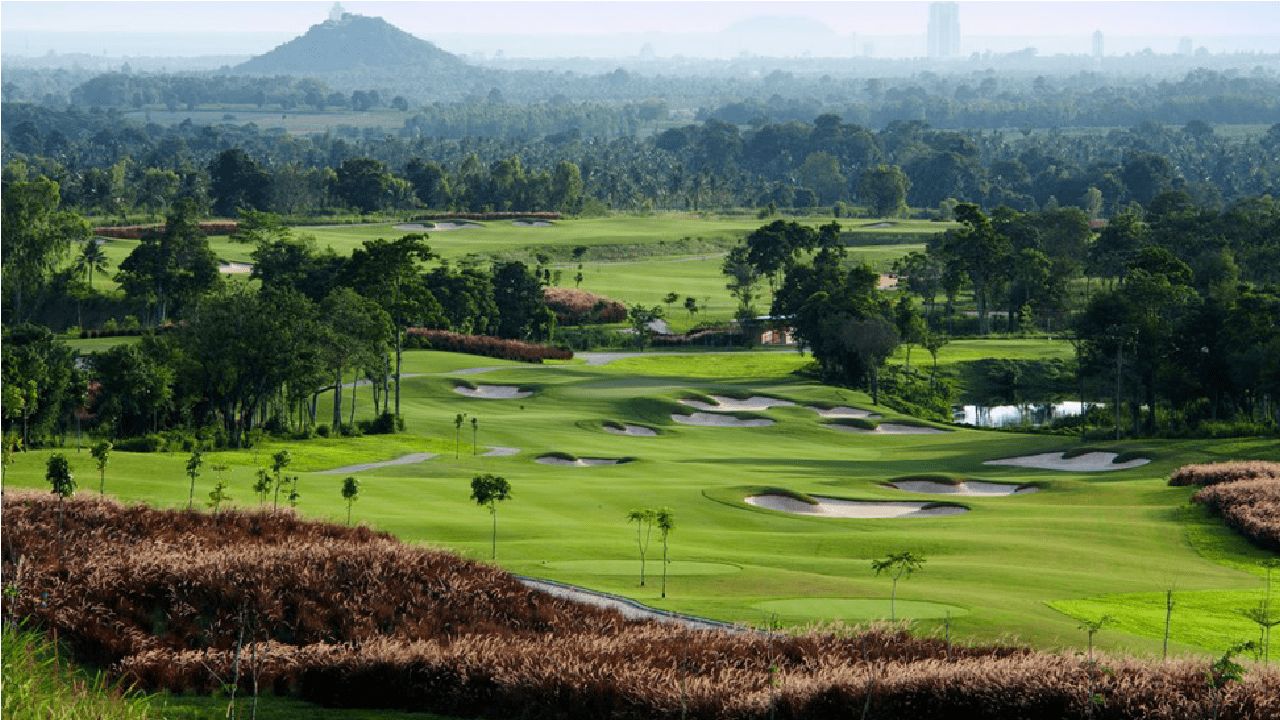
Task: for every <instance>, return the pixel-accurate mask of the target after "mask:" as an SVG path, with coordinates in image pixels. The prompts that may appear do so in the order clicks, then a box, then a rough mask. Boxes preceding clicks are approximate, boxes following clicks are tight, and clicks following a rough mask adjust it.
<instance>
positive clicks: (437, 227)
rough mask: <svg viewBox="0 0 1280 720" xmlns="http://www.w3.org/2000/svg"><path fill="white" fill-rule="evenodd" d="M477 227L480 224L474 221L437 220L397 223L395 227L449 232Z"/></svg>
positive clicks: (398, 228)
mask: <svg viewBox="0 0 1280 720" xmlns="http://www.w3.org/2000/svg"><path fill="white" fill-rule="evenodd" d="M478 227H480V226H479V225H477V224H475V223H452V222H438V223H405V224H402V225H397V226H396V229H397V230H419V231H422V230H425V231H430V232H449V231H450V230H468V229H470V228H478Z"/></svg>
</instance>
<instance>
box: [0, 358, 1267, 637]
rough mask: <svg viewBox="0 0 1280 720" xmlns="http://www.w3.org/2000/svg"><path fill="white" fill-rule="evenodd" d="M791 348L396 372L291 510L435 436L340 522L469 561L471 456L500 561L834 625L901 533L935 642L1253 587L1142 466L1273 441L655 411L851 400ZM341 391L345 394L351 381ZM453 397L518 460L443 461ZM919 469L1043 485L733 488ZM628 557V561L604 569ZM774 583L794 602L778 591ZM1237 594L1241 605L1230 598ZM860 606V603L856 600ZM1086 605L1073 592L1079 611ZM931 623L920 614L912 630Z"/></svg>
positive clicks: (236, 486) (582, 580)
mask: <svg viewBox="0 0 1280 720" xmlns="http://www.w3.org/2000/svg"><path fill="white" fill-rule="evenodd" d="M1033 342H1035V341H1033ZM958 349H959V348H958ZM945 352H946V350H944V353H945ZM797 362H799V359H798V358H797V356H795V355H794V354H791V353H777V354H771V355H755V354H735V355H724V356H717V355H711V356H703V357H701V358H699V359H697V360H690V359H687V358H669V359H660V358H657V357H646V358H639V359H634V360H623V361H619V362H618V363H616V364H614V365H607V366H604V367H586V366H580V365H564V366H559V367H553V366H547V367H527V366H513V367H511V369H498V370H494V371H491V372H489V373H486V374H483V375H466V376H452V377H451V376H448V375H429V376H424V377H418V378H411V379H408V380H406V381H405V390H404V395H405V397H404V414H405V415H406V417H407V420H408V423H409V427H410V429H411V433H410V434H406V435H401V436H396V437H394V438H364V439H361V440H359V441H350V442H346V443H332V442H330V443H327V444H329V445H333V444H339V445H341V446H342V449H341V450H340V451H338V452H336V453H335V454H329V453H326V454H324V455H321V454H320V453H318V452H313V451H312V448H313V447H316V448H317V449H318V446H317V445H311V446H308V445H305V444H293V445H292V446H291V449H292V451H293V454H294V457H295V458H296V460H295V467H294V468H291V469H294V470H298V471H301V472H303V479H302V483H301V491H302V503H301V507H302V509H303V511H304V512H306V513H307V514H309V515H312V516H318V517H330V518H334V519H339V520H340V519H342V518H344V517H345V505H344V504H343V503H342V500H341V497H340V495H339V487H340V484H341V478H342V477H343V476H342V475H320V474H311V473H310V472H308V471H310V470H314V469H318V468H319V467H320V466H322V465H323V464H324V463H327V462H333V463H338V464H346V463H347V462H354V461H358V460H365V461H368V460H380V459H386V458H389V457H394V456H396V455H399V454H403V453H406V452H416V451H423V450H434V451H437V452H440V451H442V452H443V454H442V455H441V456H439V457H437V458H435V459H433V460H430V461H428V462H426V463H424V464H419V465H409V466H398V467H388V468H384V469H381V470H374V471H367V472H363V473H360V477H361V478H362V481H363V484H362V493H361V498H360V500H359V502H358V503H357V504H356V508H355V516H356V517H357V518H359V519H361V520H365V521H369V522H372V523H374V524H375V525H377V526H378V527H380V528H382V529H386V530H390V531H392V532H394V533H396V534H397V535H399V536H400V537H403V538H405V539H407V540H414V541H422V542H428V543H432V544H441V545H445V546H449V547H453V548H456V549H457V550H459V551H460V552H462V553H464V554H467V555H470V556H473V557H479V558H485V557H487V555H488V551H489V529H490V525H489V518H488V517H487V514H486V513H485V512H484V510H483V509H481V508H478V507H476V506H475V505H474V504H473V503H471V502H470V500H469V498H468V495H469V487H468V483H469V480H470V478H471V477H472V476H473V475H475V474H476V473H479V472H493V473H497V474H500V475H504V476H505V477H507V478H508V479H509V480H510V481H511V484H512V486H513V499H512V500H511V501H510V502H508V503H505V504H503V505H502V506H500V507H499V510H498V532H499V544H498V552H499V561H500V562H501V563H502V564H503V565H504V566H505V567H507V568H509V569H511V570H513V571H515V572H520V573H526V574H530V575H535V576H540V577H549V578H554V579H557V580H563V581H567V582H572V583H579V584H583V585H587V586H589V587H593V588H597V589H602V590H606V591H609V592H617V593H621V594H625V595H629V596H632V597H636V598H638V599H640V600H641V601H643V602H647V603H651V604H653V605H656V606H658V607H663V608H667V609H671V610H678V611H681V612H687V613H693V614H700V615H707V616H710V617H715V618H720V619H725V620H734V621H742V622H748V623H762V622H765V621H768V620H769V619H771V618H773V617H775V616H776V619H778V620H780V621H782V622H785V623H804V622H808V621H816V620H822V619H830V618H833V617H843V618H845V619H851V620H857V619H862V618H863V617H865V613H867V612H872V614H879V615H887V608H886V607H885V603H884V598H885V597H886V596H887V594H888V589H889V588H888V585H889V583H888V581H887V580H885V579H884V578H877V577H875V576H874V574H873V573H872V572H871V570H870V561H871V559H872V558H874V557H877V556H883V555H884V554H886V553H889V552H893V551H898V550H904V549H910V550H915V551H917V552H921V553H923V554H925V555H926V556H927V557H928V558H929V560H928V563H927V565H926V566H925V569H924V570H923V571H921V572H920V573H918V574H916V575H915V576H913V577H912V578H910V579H909V580H906V581H904V582H903V583H901V584H900V585H899V597H900V598H901V599H903V600H910V601H928V602H932V603H942V604H946V605H949V606H954V607H956V608H958V609H959V611H960V612H963V613H965V614H963V616H960V617H957V618H955V619H954V620H953V623H952V628H953V635H954V636H957V637H960V638H975V639H982V640H997V639H1002V638H1008V637H1011V636H1012V637H1016V638H1018V639H1020V640H1023V641H1027V642H1031V643H1033V644H1035V645H1037V646H1039V647H1046V648H1053V647H1059V646H1073V647H1078V646H1080V645H1081V644H1082V643H1083V633H1082V632H1080V631H1079V630H1077V626H1078V624H1079V622H1078V621H1077V620H1075V619H1073V618H1071V617H1069V616H1067V615H1064V614H1062V613H1060V612H1058V611H1056V610H1054V609H1052V608H1050V607H1049V606H1048V605H1047V604H1046V603H1048V602H1053V601H1071V600H1081V599H1084V598H1090V597H1093V596H1098V595H1103V594H1111V593H1148V594H1150V593H1156V592H1160V591H1162V590H1163V589H1164V588H1166V587H1167V586H1168V585H1169V584H1171V583H1174V584H1176V586H1177V587H1178V588H1179V589H1180V590H1183V591H1198V590H1219V591H1245V590H1248V591H1256V590H1257V589H1258V588H1260V587H1261V586H1262V585H1261V584H1262V580H1261V578H1260V577H1259V576H1256V575H1252V574H1249V573H1246V572H1241V571H1240V570H1238V569H1233V568H1231V567H1226V566H1224V565H1222V564H1219V563H1216V562H1213V561H1212V560H1210V559H1206V558H1204V557H1202V556H1201V555H1200V554H1198V553H1197V552H1196V551H1195V549H1194V548H1193V547H1192V546H1191V545H1190V544H1189V543H1188V542H1187V541H1186V540H1185V539H1183V534H1182V532H1181V531H1180V529H1179V525H1178V521H1177V517H1176V515H1177V508H1179V507H1180V506H1182V505H1183V504H1184V503H1185V502H1186V499H1187V498H1188V497H1189V496H1190V494H1191V490H1190V489H1186V488H1168V487H1166V486H1165V485H1164V478H1165V477H1166V476H1167V475H1168V473H1169V472H1170V471H1171V470H1173V469H1174V468H1175V467H1177V466H1179V465H1182V464H1184V463H1187V462H1201V461H1209V460H1215V459H1222V458H1224V457H1259V458H1262V457H1269V456H1270V457H1274V456H1275V455H1276V453H1277V452H1278V451H1280V447H1277V443H1276V442H1274V441H1269V442H1265V441H1257V442H1244V441H1235V442H1233V443H1220V444H1212V443H1205V442H1201V441H1197V442H1184V443H1175V442H1145V443H1139V444H1123V445H1119V446H1116V447H1117V449H1138V450H1144V451H1147V452H1149V453H1150V454H1151V456H1152V457H1153V458H1154V462H1153V463H1152V464H1151V465H1148V466H1145V467H1142V468H1139V469H1135V470H1128V471H1121V472H1112V473H1101V474H1098V473H1093V474H1090V473H1058V472H1052V471H1037V470H1027V469H1020V468H1012V467H996V466H986V465H983V464H982V461H983V460H985V459H991V458H998V457H1005V456H1010V455H1016V454H1023V453H1034V452H1041V451H1048V450H1065V449H1069V448H1072V447H1074V446H1075V445H1076V443H1075V441H1073V440H1070V439H1066V438H1055V437H1038V436H1021V435H1013V434H1004V433H994V432H977V431H967V430H959V431H954V432H949V433H946V434H943V435H932V436H898V437H895V436H862V435H855V434H850V433H837V432H834V431H831V430H828V429H825V428H823V427H821V425H820V424H819V423H818V421H817V420H818V419H817V416H816V415H815V414H814V413H812V412H811V411H809V410H807V409H804V408H801V407H789V408H775V409H773V410H771V411H768V412H766V413H763V414H764V415H767V416H769V417H772V418H774V419H776V420H777V421H778V423H777V424H776V425H774V426H772V427H768V428H759V429H733V428H703V427H692V426H686V425H679V424H676V423H674V422H673V421H672V420H671V419H670V413H671V412H672V411H673V410H675V409H676V408H678V407H680V406H678V405H676V404H675V401H676V399H678V398H680V397H682V396H684V394H685V393H687V392H690V391H696V392H703V393H705V392H714V391H716V390H728V391H733V390H739V391H750V392H761V393H765V394H772V395H779V396H783V397H787V398H790V399H793V400H797V401H822V402H841V403H844V402H850V403H854V404H857V405H861V406H867V405H868V398H867V397H866V396H865V395H862V394H861V393H853V392H849V391H840V390H836V389H832V388H827V387H823V386H820V385H816V384H813V383H808V382H804V381H799V380H795V379H792V378H789V377H785V376H782V375H781V374H780V373H781V371H782V370H783V369H784V368H786V367H788V366H792V365H794V364H795V363H797ZM459 364H474V365H478V366H491V365H502V363H495V362H493V361H489V360H485V359H483V358H462V357H460V356H453V355H447V354H440V353H410V367H411V368H412V369H413V370H414V371H417V372H423V371H428V370H431V369H433V368H434V369H439V370H451V369H455V368H457V367H458V365H459ZM744 376H745V377H747V379H745V380H744V379H743V378H744ZM463 378H465V379H466V380H468V381H470V382H484V383H489V382H501V383H508V384H519V385H521V386H524V387H528V388H532V389H534V390H535V392H536V394H535V396H534V397H532V398H529V399H526V400H509V401H499V400H478V399H470V398H465V397H463V396H461V395H458V394H456V393H454V392H452V387H453V386H454V384H455V383H456V382H457V381H458V380H461V379H463ZM361 402H362V406H363V407H364V408H365V409H366V410H367V409H368V408H369V402H368V395H367V394H366V395H364V397H363V399H362V401H361ZM458 412H463V413H467V415H468V416H475V417H477V418H479V421H480V423H479V427H480V433H479V441H480V444H481V445H482V446H489V445H508V446H515V447H519V448H521V449H522V452H521V454H519V455H517V456H515V457H511V458H483V457H472V456H470V455H467V454H465V453H466V451H467V449H468V445H469V443H468V441H469V440H470V437H469V430H468V428H466V427H464V432H463V434H462V435H463V444H462V445H463V447H462V450H463V453H464V454H463V455H462V457H461V458H459V459H457V460H455V459H454V458H453V457H452V453H450V452H448V450H449V449H450V448H451V446H452V444H453V439H454V427H453V418H454V415H455V414H456V413H458ZM886 414H887V415H888V416H889V417H892V414H891V413H886ZM324 416H325V413H324V408H323V407H322V408H321V417H324ZM604 420H619V421H633V422H643V423H645V424H649V425H652V426H655V427H658V428H660V429H661V431H662V434H661V435H659V436H658V437H652V438H646V437H622V436H617V435H612V434H608V433H605V432H603V431H602V430H601V429H600V423H601V422H602V421H604ZM276 447H278V446H276ZM276 447H266V448H263V449H262V450H261V451H260V452H259V453H258V457H257V463H258V464H260V465H266V464H268V463H269V455H270V453H271V452H273V451H274V450H275V449H276ZM556 451H559V452H567V453H571V454H573V455H576V456H580V457H590V456H602V457H621V456H629V457H635V458H637V461H636V462H632V463H629V464H626V465H619V466H613V467H568V468H566V467H558V466H547V465H541V464H537V463H535V462H533V459H534V458H535V457H536V456H537V455H540V454H542V453H547V452H556ZM69 454H71V455H72V462H73V465H74V466H75V470H76V473H77V478H78V479H79V481H80V483H81V486H82V488H84V489H89V488H96V485H97V478H96V473H95V472H94V471H93V469H92V465H91V462H92V461H91V460H90V459H89V458H88V455H87V451H85V452H81V453H79V454H76V453H75V451H74V449H69ZM217 455H218V454H211V455H209V456H207V463H208V464H207V465H206V472H205V474H204V475H203V476H202V477H201V478H200V479H199V481H198V492H199V493H201V494H203V493H205V492H207V491H208V490H209V488H210V486H211V485H212V483H213V478H214V475H213V473H212V471H211V470H209V469H208V468H209V465H211V464H213V463H214V462H217V460H218V456H217ZM223 455H225V456H228V457H227V459H229V460H231V461H232V469H231V470H230V471H229V472H230V479H231V486H232V491H231V494H232V495H233V496H234V497H235V498H236V500H237V501H239V502H241V503H245V502H250V501H251V500H252V494H251V492H250V491H249V487H250V485H251V484H252V477H253V469H254V467H255V465H254V457H253V456H254V453H253V451H245V452H240V453H226V454H223ZM46 456H47V453H43V452H32V453H29V454H26V455H23V456H22V457H20V458H19V459H18V460H17V462H16V463H15V464H14V466H13V467H12V468H11V469H10V472H9V473H8V474H7V476H6V479H5V481H6V484H12V485H15V486H38V485H40V484H41V483H42V480H41V476H42V471H43V462H44V458H45V457H46ZM185 459H186V456H185V454H183V453H174V454H161V455H154V456H149V455H134V454H128V453H117V454H116V455H115V456H113V460H112V464H111V467H110V469H109V472H108V489H109V490H110V491H112V492H115V493H117V494H119V496H120V497H122V498H123V499H126V500H146V501H149V502H152V503H155V504H159V505H179V504H184V503H185V501H186V497H187V487H188V482H187V478H186V477H185V476H184V475H183V470H182V468H183V463H184V462H185ZM933 472H940V473H952V474H956V475H961V476H967V477H981V478H983V479H990V480H1004V481H1010V482H1037V483H1041V484H1042V485H1043V487H1044V488H1045V491H1044V492H1040V493H1037V494H1032V495H1024V496H1018V497H1014V498H983V499H969V498H966V499H963V500H962V501H963V503H964V504H966V505H968V506H969V507H971V508H972V510H973V512H971V513H969V514H967V515H963V516H956V517H946V518H933V519H911V520H834V519H823V518H799V517H794V516H788V515H784V514H781V513H776V512H771V511H767V510H762V509H757V508H751V507H749V506H747V505H745V504H743V503H742V501H741V499H742V497H743V496H744V495H745V494H746V493H747V490H746V488H748V487H751V486H778V487H785V488H789V489H792V490H798V491H802V492H808V493H813V494H820V495H821V494H825V495H835V496H840V497H848V498H855V499H916V497H918V496H916V497H904V495H905V494H903V493H897V492H894V491H890V490H885V489H883V488H880V487H878V485H877V483H878V482H879V481H882V480H885V479H888V478H892V477H897V476H902V475H909V474H920V473H933ZM939 499H945V498H939ZM659 505H666V506H670V507H672V508H673V509H674V511H675V517H676V529H675V531H674V533H673V535H672V536H671V549H672V557H673V559H675V561H676V562H675V563H674V564H673V565H671V566H670V568H669V570H670V573H671V583H670V588H669V596H668V598H667V599H666V600H662V599H660V598H659V597H658V585H657V583H656V582H654V581H651V582H650V583H649V584H648V586H647V587H643V588H641V587H639V586H638V582H637V580H638V577H637V576H638V563H637V562H636V561H635V558H636V549H635V535H634V526H629V525H628V524H627V522H626V519H625V518H626V513H627V511H628V510H630V509H632V508H635V507H644V506H659ZM659 555H660V550H658V549H657V548H656V546H655V548H654V549H651V551H650V562H651V564H650V567H649V572H650V577H651V578H655V577H656V574H657V573H659V572H660V567H661V566H660V564H659V563H655V562H653V558H655V557H658V556H659ZM620 568H621V569H620ZM627 568H630V569H631V572H625V570H626V569H627ZM1232 597H1233V598H1235V597H1236V596H1232ZM824 598H826V599H830V600H829V601H824V600H823V599H824ZM797 599H804V602H787V601H793V600H797ZM851 599H852V600H857V599H872V600H877V601H879V605H877V604H876V603H874V602H873V603H870V604H864V605H857V604H852V605H851V604H850V603H849V600H851ZM779 601H783V602H779ZM1235 601H1236V600H1235V599H1233V600H1231V602H1235ZM1252 604H1254V603H1253V602H1245V603H1243V604H1241V608H1243V607H1248V606H1250V605H1252ZM877 607H879V608H880V610H879V613H875V612H874V609H875V608H877ZM858 608H862V609H858ZM867 608H870V610H868V609H867ZM1088 611H1089V608H1085V609H1082V610H1080V612H1081V614H1082V615H1086V616H1087V615H1088ZM1112 614H1114V613H1112ZM939 624H940V621H921V622H920V626H921V628H922V629H923V630H924V631H926V632H927V631H930V630H932V629H935V628H936V627H937V626H938V625H939ZM1125 629H1126V628H1125V626H1124V625H1121V626H1120V627H1119V629H1117V630H1108V631H1105V632H1103V633H1101V634H1100V635H1099V636H1098V641H1099V644H1100V645H1101V646H1103V647H1109V648H1111V649H1117V650H1125V651H1129V652H1137V653H1141V654H1152V653H1158V651H1159V641H1158V639H1155V638H1150V637H1141V636H1139V635H1135V634H1131V633H1127V632H1124V630H1125ZM1133 629H1135V630H1141V629H1142V628H1138V627H1136V626H1135V627H1134V628H1133ZM1231 632H1234V630H1233V629H1228V634H1230V633H1231ZM1175 639H1179V638H1177V637H1175ZM1181 639H1184V640H1187V641H1190V642H1194V643H1195V647H1192V646H1191V645H1188V644H1184V645H1178V646H1175V647H1176V648H1177V649H1178V650H1180V651H1183V652H1186V651H1203V650H1207V649H1217V648H1219V647H1222V646H1223V645H1225V644H1227V643H1229V642H1231V641H1234V640H1235V639H1238V638H1236V637H1234V636H1230V637H1228V636H1223V637H1207V636H1197V637H1194V638H1191V637H1184V638H1181Z"/></svg>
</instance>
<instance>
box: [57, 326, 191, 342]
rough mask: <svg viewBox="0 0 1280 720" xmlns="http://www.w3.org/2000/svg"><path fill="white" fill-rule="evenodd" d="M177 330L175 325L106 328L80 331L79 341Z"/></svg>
mask: <svg viewBox="0 0 1280 720" xmlns="http://www.w3.org/2000/svg"><path fill="white" fill-rule="evenodd" d="M177 328H178V326H177V325H173V324H166V325H160V326H157V327H151V328H138V327H135V328H117V329H114V330H108V329H106V328H104V329H102V330H81V331H80V339H81V340H90V339H93V338H112V337H138V336H140V335H147V334H149V333H153V332H154V333H167V332H173V331H174V330H176V329H177Z"/></svg>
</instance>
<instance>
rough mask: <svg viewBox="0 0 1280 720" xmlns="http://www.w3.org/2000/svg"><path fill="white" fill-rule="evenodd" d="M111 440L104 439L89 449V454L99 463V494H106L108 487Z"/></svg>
mask: <svg viewBox="0 0 1280 720" xmlns="http://www.w3.org/2000/svg"><path fill="white" fill-rule="evenodd" d="M111 448H112V445H111V441H110V440H103V441H102V442H99V443H97V444H95V445H94V446H93V447H92V448H90V449H89V454H90V455H92V456H93V460H94V462H96V463H97V464H98V494H99V495H104V494H106V487H107V463H108V462H109V461H110V460H111Z"/></svg>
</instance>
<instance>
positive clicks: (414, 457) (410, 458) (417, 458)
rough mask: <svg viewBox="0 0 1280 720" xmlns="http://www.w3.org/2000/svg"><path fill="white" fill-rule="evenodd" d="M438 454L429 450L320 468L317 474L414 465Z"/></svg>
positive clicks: (335, 473) (334, 473)
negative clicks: (393, 458)
mask: <svg viewBox="0 0 1280 720" xmlns="http://www.w3.org/2000/svg"><path fill="white" fill-rule="evenodd" d="M436 455H439V453H429V452H424V453H411V454H409V455H404V456H402V457H398V458H396V459H395V460H384V461H382V462H372V463H360V464H359V465H346V466H343V467H340V468H334V469H332V470H319V471H317V473H316V474H318V475H337V474H339V473H353V472H360V471H361V470H375V469H377V468H383V467H390V466H392V465H413V464H414V463H420V462H422V461H423V460H430V459H431V458H433V457H435V456H436Z"/></svg>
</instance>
